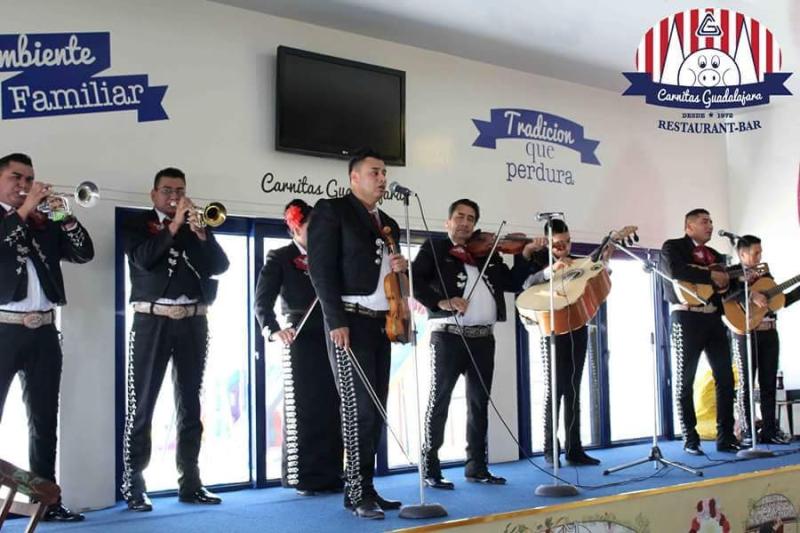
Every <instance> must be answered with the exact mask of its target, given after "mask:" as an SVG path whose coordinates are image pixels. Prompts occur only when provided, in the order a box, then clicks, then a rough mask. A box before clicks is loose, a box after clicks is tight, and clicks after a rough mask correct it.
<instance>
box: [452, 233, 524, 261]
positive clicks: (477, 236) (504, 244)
mask: <svg viewBox="0 0 800 533" xmlns="http://www.w3.org/2000/svg"><path fill="white" fill-rule="evenodd" d="M495 238H496V235H495V234H494V233H487V232H483V231H481V230H475V232H474V233H473V234H472V236H471V237H470V238H469V240H467V243H466V245H465V247H466V249H467V251H468V252H469V253H470V255H472V257H475V258H484V257H486V256H487V255H489V252H491V251H492V246H493V245H494V241H495ZM532 241H533V239H531V238H530V237H528V236H526V235H525V234H524V233H508V234H506V235H504V236H502V237H500V240H499V241H497V248H496V249H495V251H496V252H500V253H503V254H511V255H516V254H518V253H521V252H522V249H523V248H525V245H527V244H528V243H530V242H532Z"/></svg>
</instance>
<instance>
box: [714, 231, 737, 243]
mask: <svg viewBox="0 0 800 533" xmlns="http://www.w3.org/2000/svg"><path fill="white" fill-rule="evenodd" d="M717 235H719V236H720V237H727V238H728V240H729V241H731V244H733V243H734V242H736V241H737V240H739V239H741V237H740V236H738V235H736V234H735V233H731V232H730V231H725V230H724V229H721V230H719V231H718V232H717Z"/></svg>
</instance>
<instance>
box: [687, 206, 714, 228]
mask: <svg viewBox="0 0 800 533" xmlns="http://www.w3.org/2000/svg"><path fill="white" fill-rule="evenodd" d="M710 214H711V213H709V212H708V210H707V209H703V208H702V207H698V208H696V209H692V210H691V211H689V212H688V213H686V215H684V217H683V225H684V226H685V225H686V223H687V222H689V219H690V218H695V217H698V216H700V215H710Z"/></svg>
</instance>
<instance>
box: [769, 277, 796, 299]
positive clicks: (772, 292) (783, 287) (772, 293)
mask: <svg viewBox="0 0 800 533" xmlns="http://www.w3.org/2000/svg"><path fill="white" fill-rule="evenodd" d="M795 283H800V274H798V275H796V276H795V277H793V278H789V279H787V280H786V281H784V282H783V283H781V284H780V285H775V286H774V287H772V288H771V289H770V290H768V291H766V292H765V293H764V294H765V295H766V296H767V298H772V297H773V296H775V295H776V294H778V293H779V292H783V291H785V290H786V289H788V288H789V287H791V286H792V285H794V284H795Z"/></svg>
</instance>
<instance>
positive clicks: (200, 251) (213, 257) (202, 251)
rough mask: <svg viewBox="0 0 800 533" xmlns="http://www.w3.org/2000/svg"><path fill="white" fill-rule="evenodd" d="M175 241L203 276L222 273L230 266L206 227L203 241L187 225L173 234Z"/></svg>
mask: <svg viewBox="0 0 800 533" xmlns="http://www.w3.org/2000/svg"><path fill="white" fill-rule="evenodd" d="M168 232H169V231H168ZM175 242H176V245H177V246H178V248H179V249H182V250H183V251H184V252H186V256H187V258H188V260H189V262H190V263H191V264H192V265H193V266H194V267H195V268H197V269H198V272H199V273H200V275H201V277H203V278H210V277H211V276H217V275H219V274H222V273H223V272H225V271H226V270H228V266H230V262H229V261H228V256H227V255H225V251H224V250H223V249H222V246H220V244H219V242H217V239H216V237H214V233H213V232H212V231H211V230H210V229H209V228H206V240H205V241H203V240H201V239H200V238H198V237H197V235H195V234H194V232H193V231H192V230H191V229H189V227H188V226H184V227H182V228H181V229H180V230H179V231H178V233H177V234H176V235H175Z"/></svg>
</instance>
